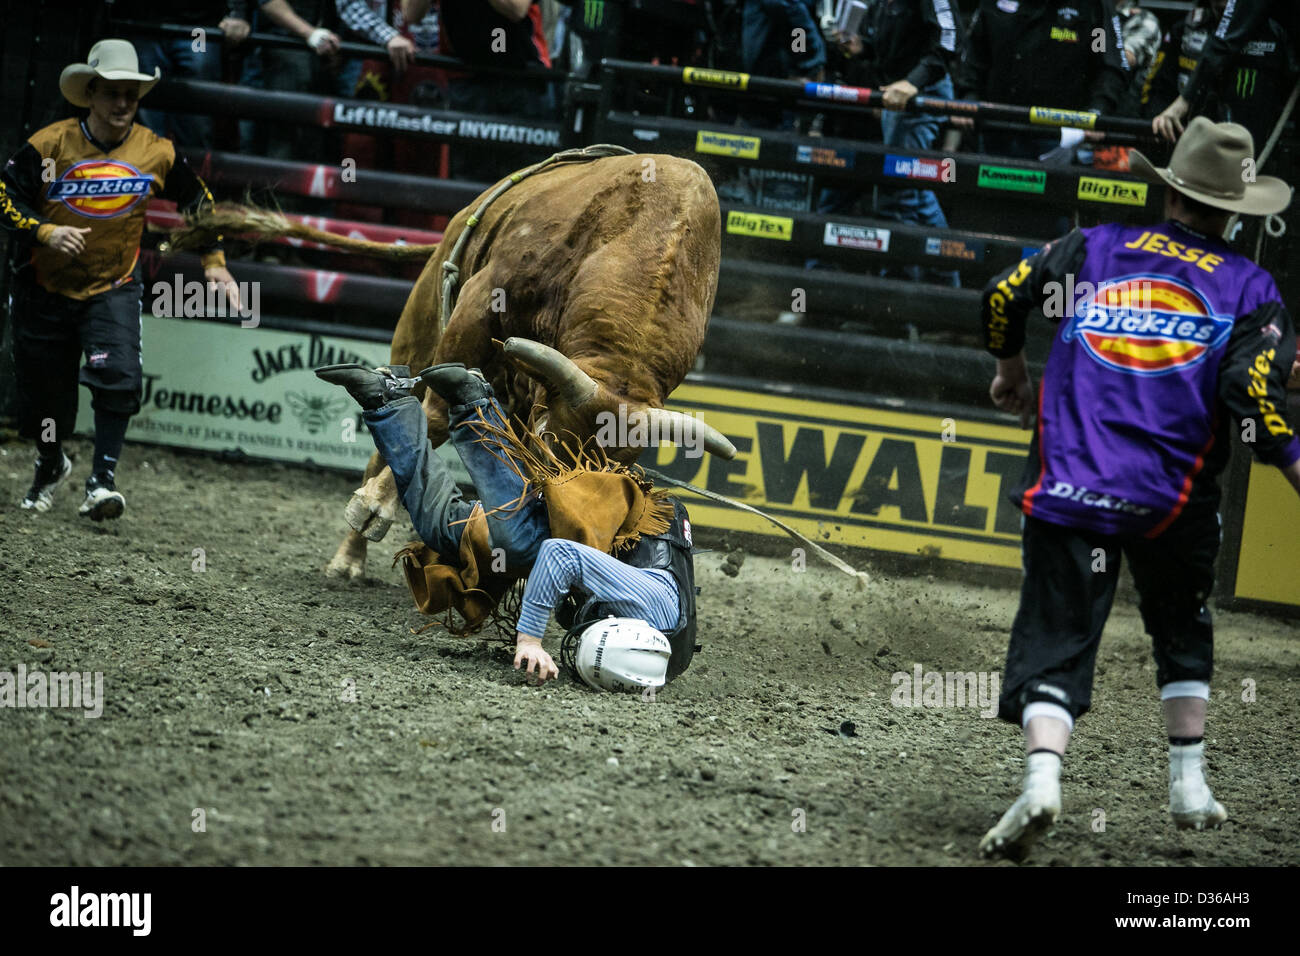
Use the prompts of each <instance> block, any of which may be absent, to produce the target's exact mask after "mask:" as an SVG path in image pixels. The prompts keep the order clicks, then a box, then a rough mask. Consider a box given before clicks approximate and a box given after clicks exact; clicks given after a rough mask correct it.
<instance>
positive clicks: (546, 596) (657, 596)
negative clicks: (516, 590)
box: [517, 538, 681, 640]
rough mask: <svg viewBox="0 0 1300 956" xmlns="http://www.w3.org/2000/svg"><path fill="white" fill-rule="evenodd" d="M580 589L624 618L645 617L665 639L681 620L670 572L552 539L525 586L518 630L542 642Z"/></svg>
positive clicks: (548, 539) (546, 545)
mask: <svg viewBox="0 0 1300 956" xmlns="http://www.w3.org/2000/svg"><path fill="white" fill-rule="evenodd" d="M575 587H576V588H579V589H581V590H582V591H583V592H585V593H586V594H590V595H591V596H592V597H594V598H597V599H598V600H600V601H601V602H602V603H604V604H607V605H609V607H610V609H611V610H612V611H613V613H614V614H616V615H618V616H619V617H635V618H640V619H641V620H643V621H647V622H649V623H650V625H651V626H652V627H657V628H658V629H659V630H661V631H663V632H664V633H665V634H667V633H668V632H669V631H671V630H673V629H674V628H675V627H677V620H678V618H679V617H680V616H681V608H680V606H679V603H678V593H677V581H676V579H675V578H674V577H673V576H672V575H671V574H670V573H669V572H667V571H660V570H655V569H650V568H634V567H632V566H631V565H630V564H624V563H623V562H622V561H620V560H618V559H617V558H612V557H610V556H609V555H608V554H605V553H604V552H603V551H597V550H596V549H595V548H590V547H588V546H587V545H585V544H578V542H576V541H567V540H565V539H563V538H547V539H546V540H545V541H543V542H542V546H541V549H540V550H539V551H538V552H537V561H536V562H535V563H534V564H533V570H532V572H531V573H530V574H529V575H528V584H527V585H526V586H525V587H524V600H523V610H522V611H520V613H519V624H518V626H517V630H518V631H519V632H520V633H521V634H526V635H528V636H529V637H536V638H538V639H539V640H540V639H541V637H542V634H544V633H545V631H546V622H547V621H549V620H550V619H551V612H552V611H554V610H555V606H556V605H557V604H559V603H560V601H561V600H562V599H563V598H564V596H565V595H566V594H568V593H569V591H570V590H572V589H573V588H575Z"/></svg>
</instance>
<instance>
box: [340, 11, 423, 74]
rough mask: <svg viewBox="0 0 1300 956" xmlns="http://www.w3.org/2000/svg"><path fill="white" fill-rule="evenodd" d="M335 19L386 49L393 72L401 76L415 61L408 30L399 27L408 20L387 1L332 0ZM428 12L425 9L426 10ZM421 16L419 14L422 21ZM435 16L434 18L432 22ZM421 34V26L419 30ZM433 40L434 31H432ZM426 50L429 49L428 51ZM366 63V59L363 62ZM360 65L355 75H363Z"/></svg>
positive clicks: (412, 44) (411, 38)
mask: <svg viewBox="0 0 1300 956" xmlns="http://www.w3.org/2000/svg"><path fill="white" fill-rule="evenodd" d="M335 8H336V9H337V11H338V18H339V22H340V23H341V24H342V25H343V27H345V28H346V29H348V30H350V31H351V32H352V33H354V34H356V36H357V37H358V38H359V39H361V40H364V41H366V42H370V43H373V44H375V45H376V46H382V47H384V48H386V49H387V50H388V59H389V61H390V62H391V63H392V66H393V71H394V72H395V73H396V75H397V76H399V77H400V76H402V75H403V74H405V73H406V71H407V70H408V69H410V67H411V65H412V64H413V63H414V62H415V54H416V45H415V39H414V38H413V37H412V36H411V35H410V31H409V30H408V31H406V32H405V33H404V32H403V30H402V28H403V27H404V26H405V25H406V23H407V22H408V21H407V20H406V19H404V18H403V15H402V12H401V10H400V9H398V8H397V5H396V4H395V3H393V2H391V0H335ZM427 12H428V11H427V10H426V13H427ZM423 19H424V18H423V17H421V18H420V20H421V21H422V20H423ZM436 22H437V19H436V17H435V18H434V23H435V24H436ZM421 34H422V35H423V28H422V29H421ZM434 36H435V41H436V36H437V34H436V32H435V35H434ZM426 52H433V51H432V50H429V51H426ZM364 62H366V63H368V62H370V61H364ZM364 71H365V66H364V64H358V68H357V69H356V73H357V76H358V77H360V76H361V75H363V74H364Z"/></svg>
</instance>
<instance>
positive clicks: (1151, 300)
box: [1022, 223, 1300, 535]
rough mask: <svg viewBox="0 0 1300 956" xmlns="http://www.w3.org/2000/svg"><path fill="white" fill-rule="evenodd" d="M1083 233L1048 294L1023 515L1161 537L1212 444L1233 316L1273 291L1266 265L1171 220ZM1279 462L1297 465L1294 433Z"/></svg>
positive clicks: (1299, 450) (1298, 445) (1299, 453)
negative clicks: (1045, 348) (1035, 470)
mask: <svg viewBox="0 0 1300 956" xmlns="http://www.w3.org/2000/svg"><path fill="white" fill-rule="evenodd" d="M1082 234H1083V237H1084V241H1085V247H1086V255H1085V256H1084V258H1083V262H1082V264H1081V265H1080V267H1079V269H1078V272H1077V274H1076V275H1075V276H1074V279H1073V282H1070V281H1069V280H1068V279H1067V281H1066V283H1065V286H1064V288H1063V289H1062V290H1061V294H1060V298H1059V299H1058V300H1057V302H1056V303H1053V301H1052V298H1051V294H1050V292H1051V290H1045V302H1044V311H1045V312H1048V314H1049V315H1061V314H1062V312H1061V311H1055V308H1056V306H1057V305H1059V306H1060V307H1061V308H1062V311H1063V312H1064V316H1065V317H1064V318H1062V319H1061V320H1060V325H1059V328H1058V330H1057V334H1056V337H1055V339H1054V341H1053V342H1052V349H1051V354H1050V355H1049V357H1048V360H1047V366H1046V368H1045V370H1044V374H1043V384H1042V390H1041V397H1040V409H1039V412H1040V413H1039V419H1038V429H1039V430H1038V448H1039V455H1040V466H1041V470H1040V473H1039V475H1038V479H1037V481H1034V482H1031V484H1030V487H1029V488H1028V490H1027V491H1026V492H1025V494H1024V496H1023V498H1022V508H1023V510H1024V512H1025V514H1027V515H1031V516H1033V517H1035V518H1040V519H1042V520H1044V521H1049V522H1052V523H1056V524H1063V525H1068V526H1071V527H1079V528H1086V529H1090V530H1093V531H1097V532H1100V533H1103V534H1135V533H1136V534H1147V535H1154V534H1159V533H1160V532H1161V531H1163V530H1164V528H1165V527H1167V526H1168V524H1169V523H1170V522H1171V521H1173V519H1174V518H1176V517H1177V516H1178V514H1179V513H1180V512H1181V510H1182V508H1183V505H1184V504H1186V501H1187V497H1188V494H1189V493H1190V491H1191V488H1192V482H1193V479H1194V478H1195V477H1196V476H1197V474H1198V473H1199V472H1200V471H1201V469H1202V467H1203V466H1204V464H1205V458H1206V455H1207V454H1208V453H1209V451H1210V448H1211V446H1212V444H1213V443H1214V440H1215V432H1216V430H1217V429H1218V424H1219V422H1218V418H1217V416H1218V413H1219V412H1218V410H1219V408H1220V407H1221V406H1220V403H1219V376H1220V371H1221V370H1220V365H1221V363H1222V362H1223V359H1224V356H1225V354H1226V353H1227V351H1228V344H1229V339H1230V337H1231V336H1232V333H1233V326H1234V323H1235V320H1236V319H1237V317H1238V316H1245V315H1248V314H1250V313H1252V312H1254V311H1256V310H1257V309H1259V308H1260V307H1261V306H1263V305H1265V304H1267V303H1269V302H1278V301H1280V296H1279V294H1278V291H1277V287H1276V286H1275V285H1274V283H1273V279H1272V278H1271V277H1270V276H1269V275H1268V273H1267V272H1265V271H1264V270H1263V269H1260V268H1259V267H1258V266H1256V265H1255V264H1254V263H1252V262H1251V261H1250V260H1248V259H1246V258H1244V257H1243V256H1240V255H1238V254H1237V253H1235V252H1233V251H1232V250H1231V249H1230V248H1229V247H1228V246H1227V245H1226V244H1224V243H1223V242H1222V241H1220V240H1217V239H1213V238H1210V237H1206V236H1200V235H1197V234H1196V233H1194V232H1191V231H1190V230H1187V229H1185V228H1183V227H1181V226H1180V225H1178V224H1176V223H1164V224H1162V225H1159V226H1124V225H1119V224H1114V223H1112V224H1107V225H1103V226H1098V227H1096V228H1093V229H1084V230H1082ZM1290 359H1291V355H1290V354H1287V355H1281V356H1279V357H1278V361H1285V362H1288V363H1289V362H1290ZM1289 367H1290V366H1289V364H1288V365H1287V368H1289ZM1283 371H1284V372H1285V369H1284V370H1283ZM1279 420H1280V419H1279ZM1288 433H1289V431H1288ZM1285 455H1286V457H1287V458H1290V459H1291V460H1294V459H1295V458H1296V457H1300V441H1297V439H1296V438H1295V437H1294V436H1292V437H1291V439H1290V450H1289V452H1287V453H1285Z"/></svg>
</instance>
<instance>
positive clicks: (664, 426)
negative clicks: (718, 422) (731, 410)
mask: <svg viewBox="0 0 1300 956" xmlns="http://www.w3.org/2000/svg"><path fill="white" fill-rule="evenodd" d="M645 415H646V424H647V425H648V426H649V427H650V434H652V435H656V434H657V435H673V434H676V431H675V429H676V428H680V429H681V433H682V436H683V437H685V436H687V435H698V436H700V437H701V438H703V439H704V450H705V451H707V452H708V453H709V454H711V455H717V456H718V457H719V458H726V459H728V460H730V459H732V458H735V457H736V446H735V445H733V444H732V443H731V442H729V441H727V436H726V435H724V434H722V432H720V431H718V430H717V429H716V428H714V427H713V426H712V425H709V424H708V423H706V422H705V421H704V420H703V419H700V418H692V417H691V416H690V415H683V414H682V413H681V412H672V411H669V410H668V409H666V408H647V409H646V410H645Z"/></svg>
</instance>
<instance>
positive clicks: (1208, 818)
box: [1169, 742, 1228, 830]
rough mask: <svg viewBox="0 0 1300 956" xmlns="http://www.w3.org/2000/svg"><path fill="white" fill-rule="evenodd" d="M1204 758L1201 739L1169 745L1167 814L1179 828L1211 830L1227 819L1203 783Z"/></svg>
mask: <svg viewBox="0 0 1300 956" xmlns="http://www.w3.org/2000/svg"><path fill="white" fill-rule="evenodd" d="M1204 760H1205V744H1204V742H1201V743H1195V744H1176V745H1174V746H1171V747H1170V748H1169V813H1170V815H1171V816H1172V817H1173V818H1174V826H1176V827H1178V829H1180V830H1204V829H1206V828H1207V827H1209V828H1210V829H1214V828H1216V827H1218V826H1219V825H1220V824H1221V823H1223V821H1224V820H1227V819H1228V811H1227V810H1225V809H1224V808H1223V804H1221V803H1219V801H1218V800H1215V799H1214V794H1212V793H1211V792H1210V787H1209V784H1207V783H1206V782H1205V769H1204Z"/></svg>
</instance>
